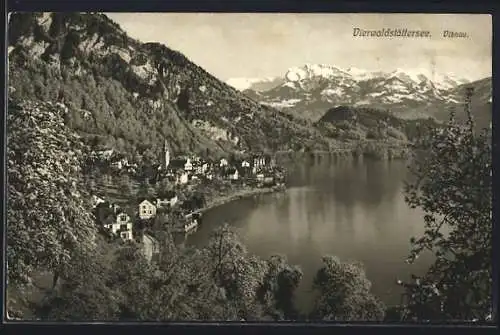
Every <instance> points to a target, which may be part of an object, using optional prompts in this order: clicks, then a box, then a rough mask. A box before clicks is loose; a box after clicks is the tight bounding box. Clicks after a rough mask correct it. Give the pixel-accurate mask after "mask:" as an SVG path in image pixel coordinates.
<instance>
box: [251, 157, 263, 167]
mask: <svg viewBox="0 0 500 335" xmlns="http://www.w3.org/2000/svg"><path fill="white" fill-rule="evenodd" d="M265 165H266V159H265V158H264V157H256V158H254V159H253V166H254V167H255V166H256V167H257V168H259V167H263V166H265Z"/></svg>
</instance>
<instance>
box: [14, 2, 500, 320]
mask: <svg viewBox="0 0 500 335" xmlns="http://www.w3.org/2000/svg"><path fill="white" fill-rule="evenodd" d="M6 44H7V53H8V64H7V65H8V75H7V79H6V86H7V91H8V93H7V94H8V103H7V112H6V135H5V137H6V142H7V144H6V175H7V181H6V185H5V196H6V207H5V208H6V215H5V221H6V224H5V226H6V228H5V260H6V266H5V279H4V280H5V283H4V284H5V285H4V286H5V295H6V298H5V304H6V305H5V310H6V316H5V318H6V320H9V321H13V320H22V321H37V322H49V321H50V322H57V321H78V322H107V321H109V322H112V321H121V322H143V321H154V322H183V323H185V322H192V321H205V322H222V321H237V322H243V323H245V322H291V321H298V322H318V323H319V322H326V321H335V322H364V321H370V322H403V323H415V322H418V323H424V322H425V323H428V322H436V323H441V322H478V323H479V322H493V321H495V319H496V315H495V311H496V308H495V307H494V303H496V302H494V300H493V278H492V244H493V238H492V235H493V226H492V172H491V170H492V169H491V167H492V157H491V154H492V151H491V150H492V143H491V139H492V17H491V15H487V14H397V13H386V14H384V13H377V14H374V13H372V14H369V13H209V12H206V13H173V12H170V13H161V12H158V13H102V12H92V13H90V12H88V13H87V12H64V13H63V12H40V13H39V12H36V13H35V12H13V13H10V14H9V15H8V23H7V43H6Z"/></svg>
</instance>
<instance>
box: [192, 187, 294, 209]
mask: <svg viewBox="0 0 500 335" xmlns="http://www.w3.org/2000/svg"><path fill="white" fill-rule="evenodd" d="M283 190H285V188H280V187H276V186H274V187H262V188H246V189H243V190H238V191H236V192H234V193H233V192H231V193H230V194H227V195H222V196H217V197H214V198H213V199H211V200H209V201H207V204H206V205H205V207H203V208H200V209H198V210H197V211H195V213H203V212H206V211H208V210H210V209H213V208H215V207H219V206H222V205H224V204H227V203H230V202H232V201H235V200H238V199H244V198H249V197H253V196H256V195H259V194H267V193H274V192H280V191H283Z"/></svg>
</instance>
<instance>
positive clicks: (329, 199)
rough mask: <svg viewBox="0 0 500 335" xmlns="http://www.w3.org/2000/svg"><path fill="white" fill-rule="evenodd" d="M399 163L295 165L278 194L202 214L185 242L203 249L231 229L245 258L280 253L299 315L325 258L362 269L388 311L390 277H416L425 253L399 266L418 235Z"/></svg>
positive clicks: (325, 160)
mask: <svg viewBox="0 0 500 335" xmlns="http://www.w3.org/2000/svg"><path fill="white" fill-rule="evenodd" d="M406 165H407V162H405V161H374V160H367V159H366V158H365V159H350V158H335V157H328V156H326V157H320V158H316V159H314V160H313V159H311V160H310V161H307V162H301V163H294V164H290V166H287V168H288V169H289V177H288V186H289V188H288V190H287V191H286V192H284V193H276V194H266V195H260V196H257V197H254V198H248V199H241V200H238V201H235V202H232V203H228V204H226V205H223V206H220V207H217V208H214V209H212V210H210V211H208V212H207V213H206V214H205V216H204V218H203V224H202V226H200V227H199V228H198V231H197V232H196V233H194V234H192V235H190V236H189V237H188V239H187V243H188V244H192V245H198V246H201V245H204V244H205V243H206V242H207V241H208V238H209V236H210V234H211V232H212V231H213V229H215V228H216V227H217V226H219V225H221V224H222V223H224V222H228V223H230V224H231V225H232V226H234V227H237V230H238V232H239V234H240V236H241V238H242V239H243V240H244V242H245V244H246V245H247V247H248V249H249V251H250V252H252V253H254V254H257V255H259V256H261V257H265V258H267V257H269V256H270V255H273V254H283V255H286V256H287V258H288V261H289V263H291V264H297V265H299V266H300V267H301V268H302V270H303V272H304V277H303V280H302V283H301V286H300V287H299V290H298V292H297V297H296V299H297V302H298V305H299V307H300V308H301V309H303V310H307V309H309V308H310V306H311V305H310V304H311V298H312V295H311V294H310V291H311V286H312V280H313V277H314V275H315V273H316V271H317V270H318V269H319V268H320V267H321V264H322V262H321V258H322V256H324V255H335V256H337V257H339V258H340V259H341V260H342V261H350V260H356V261H360V262H362V263H363V265H364V267H365V271H366V274H367V277H368V279H369V280H370V281H371V282H372V292H373V293H374V294H376V295H377V296H379V297H380V298H381V299H382V300H383V301H384V302H385V303H386V304H387V305H393V304H398V303H399V302H400V299H401V288H400V287H399V286H398V285H396V280H397V279H408V278H409V277H410V274H411V273H414V274H422V273H424V272H425V270H426V269H427V267H428V266H429V264H430V262H431V261H432V258H431V257H430V255H424V256H422V257H420V258H419V259H418V260H417V262H416V263H414V264H412V265H410V264H406V263H405V260H406V257H407V256H408V254H409V250H410V243H409V240H410V238H411V237H412V236H420V235H421V234H422V233H423V230H424V224H423V219H422V213H421V212H420V211H419V210H416V209H410V208H409V206H407V205H406V203H405V201H404V196H403V194H402V191H403V182H404V180H405V179H406V178H407V177H408V172H407V168H406Z"/></svg>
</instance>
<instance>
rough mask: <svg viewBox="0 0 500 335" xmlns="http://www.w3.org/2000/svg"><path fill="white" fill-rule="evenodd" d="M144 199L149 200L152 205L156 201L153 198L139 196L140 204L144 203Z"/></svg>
mask: <svg viewBox="0 0 500 335" xmlns="http://www.w3.org/2000/svg"><path fill="white" fill-rule="evenodd" d="M144 201H147V202H149V203H150V204H151V205H154V203H155V202H156V200H155V199H153V198H145V197H142V198H139V205H140V204H142V203H143V202H144Z"/></svg>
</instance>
